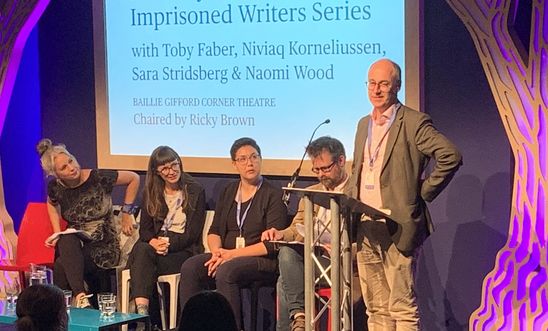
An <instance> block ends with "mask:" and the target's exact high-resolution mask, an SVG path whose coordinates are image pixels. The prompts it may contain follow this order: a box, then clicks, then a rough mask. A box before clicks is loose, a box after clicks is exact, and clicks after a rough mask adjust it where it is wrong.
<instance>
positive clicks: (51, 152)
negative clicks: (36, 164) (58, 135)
mask: <svg viewBox="0 0 548 331" xmlns="http://www.w3.org/2000/svg"><path fill="white" fill-rule="evenodd" d="M36 150H37V151H38V154H39V155H40V164H41V165H42V169H43V170H44V172H45V173H46V175H48V176H56V174H55V162H54V161H55V158H56V157H57V155H59V154H65V155H66V156H68V157H70V158H72V159H73V160H74V161H76V158H75V157H74V156H73V155H72V154H70V152H69V151H68V150H67V148H66V147H65V145H63V144H57V145H53V143H52V142H51V140H50V139H48V138H44V139H42V140H40V141H39V142H38V145H36Z"/></svg>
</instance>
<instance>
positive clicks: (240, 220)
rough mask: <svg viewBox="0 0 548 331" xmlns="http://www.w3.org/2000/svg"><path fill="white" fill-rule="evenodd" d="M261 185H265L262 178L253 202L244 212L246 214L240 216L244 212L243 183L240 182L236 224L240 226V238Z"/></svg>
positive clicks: (250, 202) (251, 201)
mask: <svg viewBox="0 0 548 331" xmlns="http://www.w3.org/2000/svg"><path fill="white" fill-rule="evenodd" d="M261 185H263V178H262V177H261V179H260V181H259V185H257V188H256V189H255V193H253V196H252V197H251V200H250V201H249V204H248V205H247V208H246V209H245V211H244V214H243V215H241V216H240V212H241V210H242V182H241V181H240V186H238V193H237V196H238V198H237V199H236V200H237V202H238V204H237V207H236V224H237V225H238V229H240V237H241V236H242V229H243V228H244V223H245V219H246V218H247V212H248V211H249V208H250V207H251V204H252V203H253V199H254V198H255V194H257V191H259V189H260V188H261Z"/></svg>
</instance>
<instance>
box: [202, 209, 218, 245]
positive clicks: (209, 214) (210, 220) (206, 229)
mask: <svg viewBox="0 0 548 331" xmlns="http://www.w3.org/2000/svg"><path fill="white" fill-rule="evenodd" d="M213 216H215V210H207V211H206V217H205V222H204V230H203V231H202V244H203V245H204V252H206V253H209V252H211V250H210V249H209V245H208V244H207V233H208V232H209V228H210V227H211V223H213Z"/></svg>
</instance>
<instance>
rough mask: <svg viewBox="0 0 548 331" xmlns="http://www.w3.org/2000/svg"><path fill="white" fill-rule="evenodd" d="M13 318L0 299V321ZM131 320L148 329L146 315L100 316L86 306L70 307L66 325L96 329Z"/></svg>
mask: <svg viewBox="0 0 548 331" xmlns="http://www.w3.org/2000/svg"><path fill="white" fill-rule="evenodd" d="M15 320H17V315H15V309H8V307H7V302H6V300H0V323H4V324H13V323H15ZM131 322H144V323H145V325H146V330H150V318H149V316H148V315H140V314H129V313H118V312H116V313H114V315H112V316H109V317H102V316H101V312H100V311H99V310H97V309H88V308H70V313H69V323H68V326H69V330H70V331H97V330H104V329H106V328H109V327H113V326H119V325H124V324H128V323H131Z"/></svg>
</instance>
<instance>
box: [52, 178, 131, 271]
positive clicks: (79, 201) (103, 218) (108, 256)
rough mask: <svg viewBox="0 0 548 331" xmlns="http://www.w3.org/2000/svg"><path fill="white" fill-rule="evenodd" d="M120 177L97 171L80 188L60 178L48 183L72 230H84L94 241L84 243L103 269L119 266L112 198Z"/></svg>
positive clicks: (118, 249) (118, 245) (118, 246)
mask: <svg viewBox="0 0 548 331" xmlns="http://www.w3.org/2000/svg"><path fill="white" fill-rule="evenodd" d="M117 178H118V172H117V171H115V170H101V169H98V170H95V169H93V170H91V173H90V175H89V178H88V179H87V180H86V181H85V182H84V183H82V184H81V185H79V186H77V187H73V188H69V187H65V186H63V185H62V184H61V183H59V181H58V180H56V179H54V180H51V181H50V182H49V183H48V197H49V199H50V201H51V202H52V203H53V204H54V205H59V206H60V209H61V216H62V217H63V218H64V219H65V220H66V221H67V223H68V227H69V228H74V229H77V230H83V231H85V232H86V233H87V234H88V235H89V236H90V237H91V238H92V240H91V241H83V242H82V244H83V245H86V246H89V247H88V248H89V249H90V253H91V259H92V260H93V262H94V263H95V264H96V265H97V266H98V267H100V268H103V269H108V268H112V267H115V266H117V265H118V261H119V259H120V244H119V240H118V235H117V233H116V228H115V224H113V221H112V220H113V215H112V197H111V193H112V188H113V186H114V183H116V180H117Z"/></svg>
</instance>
